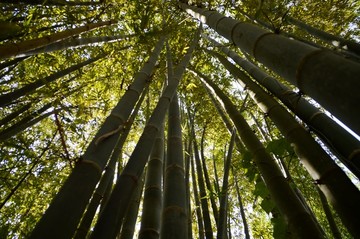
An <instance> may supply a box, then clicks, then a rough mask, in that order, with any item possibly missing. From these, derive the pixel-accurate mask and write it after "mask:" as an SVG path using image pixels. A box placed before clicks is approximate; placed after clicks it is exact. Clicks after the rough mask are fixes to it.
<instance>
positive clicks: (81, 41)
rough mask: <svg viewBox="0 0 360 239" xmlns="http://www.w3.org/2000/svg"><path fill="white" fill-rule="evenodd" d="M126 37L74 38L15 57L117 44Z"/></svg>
mask: <svg viewBox="0 0 360 239" xmlns="http://www.w3.org/2000/svg"><path fill="white" fill-rule="evenodd" d="M126 37H128V36H125V35H120V36H98V37H88V38H75V39H70V40H68V39H65V40H62V41H59V42H54V43H52V44H49V45H46V46H43V47H39V48H36V49H34V50H31V51H27V52H24V53H22V54H19V55H17V57H25V56H32V55H37V54H41V53H49V52H53V51H60V50H64V49H71V48H75V47H82V46H88V45H90V44H94V43H101V42H118V41H119V40H121V39H124V38H126ZM127 48H129V46H126V47H124V48H122V49H127Z"/></svg>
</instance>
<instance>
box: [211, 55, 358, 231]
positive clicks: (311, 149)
mask: <svg viewBox="0 0 360 239" xmlns="http://www.w3.org/2000/svg"><path fill="white" fill-rule="evenodd" d="M212 54H213V55H214V56H216V57H217V58H218V59H219V60H220V62H221V63H222V64H223V65H224V66H225V68H226V69H227V70H228V71H229V72H230V73H231V74H232V75H234V76H235V77H236V78H237V79H238V80H239V83H240V84H241V85H242V86H243V87H246V88H247V89H248V90H249V92H250V93H249V94H250V96H251V97H252V99H253V100H254V101H255V102H256V103H257V104H258V106H259V108H260V109H261V110H262V111H263V112H264V113H265V114H267V115H268V116H269V117H270V118H271V119H272V120H273V122H274V123H275V125H276V126H277V127H278V128H279V130H280V132H281V133H282V134H283V135H284V137H285V138H286V139H287V140H288V141H289V142H290V143H291V144H293V145H294V150H295V153H296V154H297V155H298V157H299V159H300V161H301V162H302V164H303V165H304V167H305V168H306V170H307V171H308V172H309V174H310V176H311V177H312V178H313V180H314V181H315V182H316V184H317V185H318V186H319V188H320V189H321V190H322V192H323V193H324V194H325V196H326V198H327V199H328V200H329V202H330V203H331V204H332V206H333V207H334V209H335V210H336V211H337V213H338V214H339V216H340V218H341V219H342V221H343V223H344V225H345V226H346V227H347V228H348V229H349V231H350V232H351V234H352V235H354V236H355V235H358V234H360V228H359V227H358V226H357V223H356V216H355V215H357V213H359V214H360V205H358V203H356V202H357V201H360V191H359V190H358V189H357V187H356V186H355V185H354V184H353V183H352V182H351V180H350V179H349V178H348V177H347V175H346V174H345V173H344V172H343V170H342V169H341V168H340V167H339V166H338V165H337V164H336V163H335V162H334V161H333V159H332V158H331V157H330V156H329V155H328V154H327V153H326V152H325V151H324V150H323V149H322V147H321V146H320V145H319V144H318V143H317V142H316V141H315V140H314V139H313V138H312V136H311V135H310V134H309V133H308V132H307V131H306V130H305V129H304V128H303V127H302V126H301V125H300V124H299V123H298V122H297V121H296V120H295V119H294V118H293V116H292V115H291V114H289V113H288V112H287V111H286V110H285V109H284V108H283V107H282V106H281V105H280V104H279V103H277V102H276V101H275V100H274V99H273V98H272V97H271V96H270V95H268V94H267V93H266V92H265V91H264V90H263V89H262V88H261V87H259V86H258V85H257V84H256V83H254V82H253V81H252V80H251V79H250V78H249V77H248V76H247V75H246V74H245V73H244V72H243V71H241V70H240V69H238V68H237V67H236V66H234V65H233V64H232V63H230V62H229V61H228V60H226V58H225V57H223V56H221V55H220V54H218V53H215V52H212ZM345 195H346V196H345Z"/></svg>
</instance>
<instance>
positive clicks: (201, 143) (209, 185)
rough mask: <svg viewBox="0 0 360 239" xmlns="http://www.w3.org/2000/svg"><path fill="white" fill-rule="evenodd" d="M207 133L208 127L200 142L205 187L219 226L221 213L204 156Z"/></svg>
mask: <svg viewBox="0 0 360 239" xmlns="http://www.w3.org/2000/svg"><path fill="white" fill-rule="evenodd" d="M205 131H206V126H205V127H204V129H203V133H202V135H201V142H200V155H201V163H202V169H203V172H204V177H205V185H206V188H207V190H208V192H209V198H210V203H211V208H212V210H213V215H214V219H215V222H216V225H217V224H218V218H219V213H218V209H217V205H216V201H215V197H214V191H213V189H212V186H211V182H210V178H209V173H208V169H207V167H206V159H205V154H204V140H205Z"/></svg>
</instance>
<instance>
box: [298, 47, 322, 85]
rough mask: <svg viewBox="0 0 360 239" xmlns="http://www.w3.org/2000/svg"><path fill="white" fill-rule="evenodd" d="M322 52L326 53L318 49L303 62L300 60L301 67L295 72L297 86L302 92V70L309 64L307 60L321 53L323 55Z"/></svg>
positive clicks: (304, 58)
mask: <svg viewBox="0 0 360 239" xmlns="http://www.w3.org/2000/svg"><path fill="white" fill-rule="evenodd" d="M322 52H324V50H322V49H317V50H314V51H312V52H311V53H309V54H307V55H306V56H304V57H303V58H302V59H301V60H300V63H299V65H298V67H297V69H296V71H295V84H296V86H297V87H298V88H299V89H300V92H301V90H302V87H301V86H300V83H301V82H300V79H301V72H302V71H301V70H302V68H303V66H304V65H305V63H306V62H307V60H308V59H309V58H310V57H312V56H314V55H317V54H319V53H322Z"/></svg>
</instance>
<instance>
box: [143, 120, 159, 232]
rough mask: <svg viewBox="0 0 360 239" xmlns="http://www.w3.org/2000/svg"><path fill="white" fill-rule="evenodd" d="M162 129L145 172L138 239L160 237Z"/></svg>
mask: <svg viewBox="0 0 360 239" xmlns="http://www.w3.org/2000/svg"><path fill="white" fill-rule="evenodd" d="M164 127H165V126H164V124H162V125H161V127H160V130H159V134H158V135H157V136H156V139H155V144H154V147H153V149H152V151H151V156H150V159H149V162H148V166H147V170H146V181H145V193H144V200H143V211H142V216H141V227H140V231H139V237H138V238H139V239H158V238H159V237H160V226H161V216H162V214H161V211H162V208H163V193H162V182H163V161H164V146H165V145H164Z"/></svg>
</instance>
